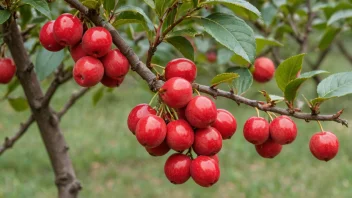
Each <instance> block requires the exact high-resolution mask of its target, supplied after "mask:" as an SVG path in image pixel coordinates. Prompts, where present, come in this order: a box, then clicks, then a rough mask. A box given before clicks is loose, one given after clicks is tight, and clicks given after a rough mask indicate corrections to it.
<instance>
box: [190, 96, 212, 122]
mask: <svg viewBox="0 0 352 198" xmlns="http://www.w3.org/2000/svg"><path fill="white" fill-rule="evenodd" d="M185 115H186V118H187V121H188V122H189V123H190V124H191V125H192V126H194V127H196V128H207V127H208V126H210V125H211V124H213V122H214V121H215V120H216V116H217V109H216V105H215V103H214V102H213V101H212V100H211V99H210V98H208V97H205V96H196V97H194V98H193V99H192V100H191V101H190V102H189V103H188V105H187V107H186V111H185Z"/></svg>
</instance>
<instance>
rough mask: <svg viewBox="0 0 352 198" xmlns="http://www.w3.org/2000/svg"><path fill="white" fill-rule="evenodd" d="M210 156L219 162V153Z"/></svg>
mask: <svg viewBox="0 0 352 198" xmlns="http://www.w3.org/2000/svg"><path fill="white" fill-rule="evenodd" d="M210 157H211V158H213V160H215V161H216V163H219V156H218V154H216V155H213V156H210Z"/></svg>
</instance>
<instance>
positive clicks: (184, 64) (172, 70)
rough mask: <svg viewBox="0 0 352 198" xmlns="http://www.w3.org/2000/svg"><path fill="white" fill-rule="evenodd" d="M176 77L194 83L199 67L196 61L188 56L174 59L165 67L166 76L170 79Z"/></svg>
mask: <svg viewBox="0 0 352 198" xmlns="http://www.w3.org/2000/svg"><path fill="white" fill-rule="evenodd" d="M174 77H180V78H184V79H186V80H187V81H189V82H190V83H192V82H193V81H194V80H195V79H196V77H197V67H196V65H195V64H194V62H192V61H191V60H188V59H186V58H177V59H174V60H172V61H170V62H169V63H168V64H167V65H166V67H165V78H166V80H169V79H171V78H174Z"/></svg>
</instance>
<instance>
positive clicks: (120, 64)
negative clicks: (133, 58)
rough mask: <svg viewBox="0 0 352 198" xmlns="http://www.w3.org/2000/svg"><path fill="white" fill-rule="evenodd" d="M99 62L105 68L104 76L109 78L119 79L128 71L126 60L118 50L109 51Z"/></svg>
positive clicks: (128, 65) (128, 66)
mask: <svg viewBox="0 0 352 198" xmlns="http://www.w3.org/2000/svg"><path fill="white" fill-rule="evenodd" d="M101 61H102V62H103V65H104V68H105V75H107V76H109V77H110V78H114V79H117V78H121V77H122V76H125V75H126V74H127V73H128V70H129V69H130V64H129V62H128V60H127V58H126V57H125V56H124V55H123V54H122V53H121V52H120V50H118V49H115V50H110V51H109V52H108V54H106V55H105V56H104V57H103V58H102V59H101Z"/></svg>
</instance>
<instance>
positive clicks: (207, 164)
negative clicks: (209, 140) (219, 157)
mask: <svg viewBox="0 0 352 198" xmlns="http://www.w3.org/2000/svg"><path fill="white" fill-rule="evenodd" d="M191 176H192V179H193V180H194V181H195V182H196V183H197V184H198V185H200V186H202V187H210V186H212V185H214V184H215V183H216V182H217V181H218V180H219V178H220V168H219V163H216V161H215V160H214V159H213V158H211V157H208V156H198V157H197V158H196V159H194V160H193V161H192V163H191Z"/></svg>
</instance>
